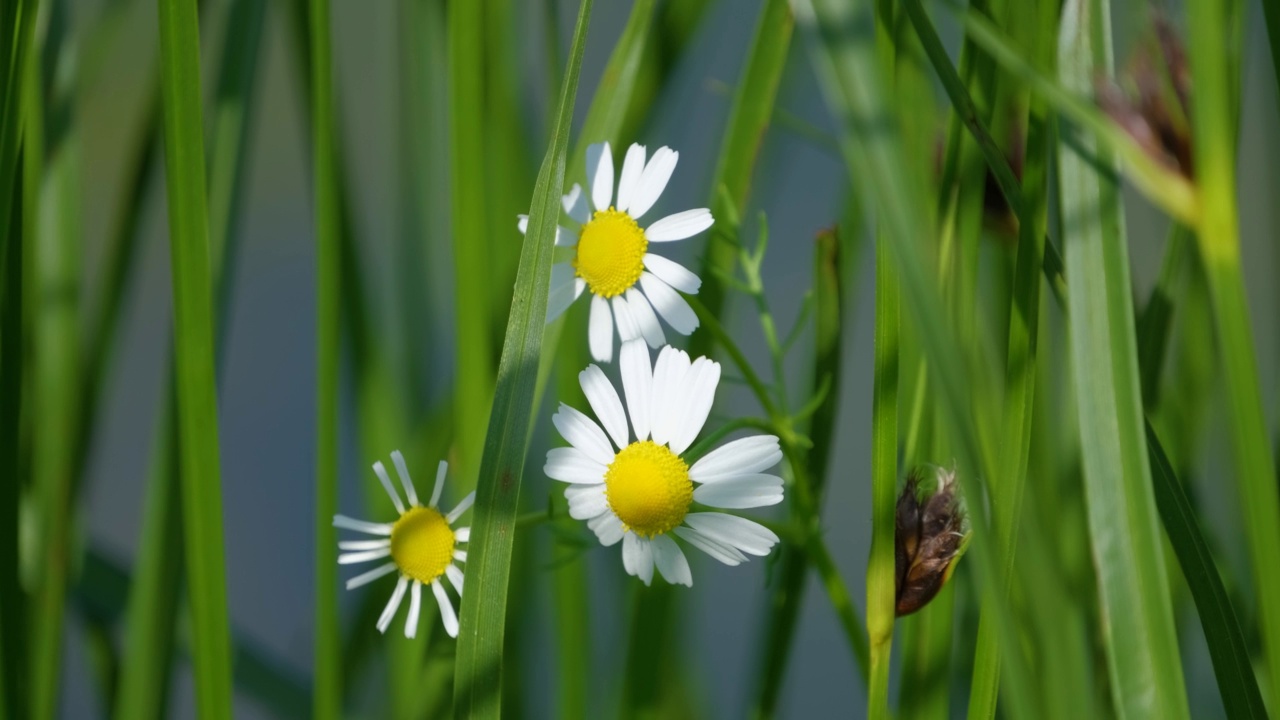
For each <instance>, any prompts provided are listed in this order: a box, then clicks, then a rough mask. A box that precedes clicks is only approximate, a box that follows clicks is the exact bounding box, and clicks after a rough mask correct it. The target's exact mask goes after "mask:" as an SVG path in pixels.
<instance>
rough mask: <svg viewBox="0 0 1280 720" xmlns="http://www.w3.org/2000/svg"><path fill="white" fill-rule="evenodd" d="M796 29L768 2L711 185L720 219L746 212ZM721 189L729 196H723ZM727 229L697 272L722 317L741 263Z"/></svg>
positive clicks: (716, 235)
mask: <svg viewBox="0 0 1280 720" xmlns="http://www.w3.org/2000/svg"><path fill="white" fill-rule="evenodd" d="M794 28H795V18H794V17H793V16H792V15H791V7H790V5H789V4H788V3H787V0H766V2H765V3H764V6H763V7H762V8H761V10H760V18H759V20H757V21H756V31H755V35H754V37H753V38H752V40H751V49H750V50H749V51H748V54H747V59H746V61H745V63H744V65H743V70H742V77H741V78H739V80H738V85H737V88H736V89H735V90H734V93H733V105H732V106H730V109H729V121H728V123H727V124H726V126H725V133H724V140H723V141H722V142H721V144H720V156H719V158H718V159H717V160H716V170H715V175H714V176H713V177H712V181H711V201H710V205H711V214H712V215H714V216H715V217H717V218H721V217H726V216H727V214H728V210H727V208H726V207H725V204H726V203H731V204H732V205H733V207H734V208H737V211H738V212H741V211H742V210H744V209H745V208H746V207H747V197H748V195H749V194H750V192H751V178H752V175H753V174H754V171H755V165H756V159H757V158H758V157H759V154H760V148H761V147H762V146H763V145H764V136H765V133H766V132H767V131H768V129H769V122H770V120H771V119H772V117H773V109H774V101H775V100H776V99H777V96H778V86H779V85H780V84H781V82H782V71H783V69H784V68H785V67H786V64H787V52H788V50H789V49H790V47H791V34H792V31H793V30H794ZM721 187H723V188H724V189H725V192H721V190H720V189H721ZM723 227H724V226H723V224H717V225H715V226H712V228H711V232H710V233H709V234H708V235H707V245H706V250H705V251H704V252H703V256H702V271H701V272H700V273H698V276H699V277H701V278H703V282H702V287H701V288H700V289H699V291H698V295H699V299H700V300H702V304H703V305H706V307H707V309H708V310H710V311H711V312H712V313H714V314H715V315H721V314H722V312H723V310H724V301H725V290H726V288H725V286H724V280H723V278H724V277H726V276H731V275H732V274H733V271H734V269H735V267H736V263H737V259H738V248H737V247H736V246H735V245H734V244H733V238H732V237H731V236H730V235H728V234H727V233H726V232H725V231H724V230H723ZM706 337H707V336H706V335H705V334H699V335H695V336H694V337H693V339H692V340H691V345H690V352H691V353H692V354H693V355H695V356H696V355H705V354H707V352H709V351H710V346H709V345H708V344H707V341H706Z"/></svg>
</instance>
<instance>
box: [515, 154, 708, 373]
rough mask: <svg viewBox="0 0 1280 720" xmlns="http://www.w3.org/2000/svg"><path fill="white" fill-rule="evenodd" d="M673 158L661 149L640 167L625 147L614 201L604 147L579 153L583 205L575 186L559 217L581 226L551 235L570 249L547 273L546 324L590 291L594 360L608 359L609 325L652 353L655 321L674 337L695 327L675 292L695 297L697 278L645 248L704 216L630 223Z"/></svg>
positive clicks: (687, 232) (662, 184) (694, 229)
mask: <svg viewBox="0 0 1280 720" xmlns="http://www.w3.org/2000/svg"><path fill="white" fill-rule="evenodd" d="M679 159H680V153H678V152H676V151H674V150H672V149H671V148H669V147H666V146H663V147H660V148H658V150H657V151H656V152H654V153H653V156H652V157H650V158H649V161H648V162H647V163H646V162H645V148H644V146H643V145H632V146H631V147H630V148H629V149H628V150H627V157H626V159H624V160H623V162H622V175H621V176H620V177H619V179H618V196H617V198H616V199H615V198H614V196H613V154H612V153H611V151H610V149H609V143H607V142H606V143H599V144H597V145H592V146H591V147H589V148H587V185H588V187H589V188H590V191H591V202H590V206H588V203H587V197H586V193H584V192H583V191H582V187H581V186H579V185H576V184H575V185H574V186H573V189H571V190H570V191H569V194H568V195H565V196H564V197H563V198H562V204H563V205H564V211H565V212H566V213H568V215H569V217H571V218H573V220H574V221H576V222H577V223H578V224H579V225H581V226H582V231H581V232H580V233H577V232H574V231H573V230H570V229H569V228H565V227H560V228H558V229H557V231H556V245H560V246H563V247H572V248H573V249H574V251H573V259H572V260H570V261H569V262H564V263H557V264H555V265H553V266H552V267H551V295H550V298H549V299H548V300H547V322H551V321H552V320H555V319H556V318H557V317H559V316H560V313H562V312H564V311H565V309H566V308H568V307H569V306H570V305H571V304H573V301H574V300H577V299H578V296H580V295H582V291H583V290H586V289H590V290H591V296H592V297H591V322H590V330H589V332H588V335H587V337H588V340H589V341H590V345H591V356H592V357H594V358H595V359H596V360H598V361H599V362H606V363H607V362H612V361H613V334H614V331H613V328H614V325H615V324H616V325H617V328H618V337H619V338H620V339H621V340H622V342H626V341H628V340H631V339H633V338H639V337H643V338H644V339H645V340H646V341H648V343H649V345H650V346H652V347H654V348H659V347H662V346H663V345H665V344H666V337H665V335H664V334H663V332H662V326H661V325H659V324H658V315H661V316H662V319H663V320H666V321H667V324H668V325H670V326H671V328H672V329H673V330H675V331H676V332H678V333H680V334H681V335H688V334H689V333H692V332H693V331H694V330H695V329H696V328H697V327H698V316H697V315H695V314H694V313H693V309H692V308H690V307H689V303H687V302H685V300H684V298H682V297H680V293H679V292H676V291H677V290H679V291H680V292H685V293H688V294H690V295H694V294H697V292H698V288H699V287H701V285H702V280H700V279H699V278H698V276H697V275H695V274H693V273H692V272H690V271H689V270H688V269H686V268H685V267H684V266H683V265H680V264H679V263H676V262H672V261H671V260H668V259H667V258H664V257H662V256H661V255H654V254H653V253H651V252H649V243H663V242H671V241H674V240H684V239H686V238H691V237H693V236H694V235H697V234H698V233H700V232H702V231H703V230H706V229H707V228H709V227H711V224H712V222H713V220H712V217H711V211H710V210H708V209H706V208H697V209H694V210H685V211H684V212H679V213H676V214H675V215H668V216H667V217H664V218H662V219H661V220H658V221H657V222H654V223H652V224H651V225H649V226H648V227H646V228H643V229H642V228H641V227H640V224H639V223H638V222H637V221H638V220H639V219H640V218H641V217H642V216H643V215H644V214H645V213H646V212H648V211H649V208H651V207H653V204H654V203H655V202H657V200H658V197H659V196H660V195H662V191H663V190H664V189H666V187H667V181H668V180H669V179H671V173H672V172H673V171H674V170H675V169H676V161H677V160H679ZM593 209H594V212H592V210H593ZM528 225H529V217H528V216H527V215H521V216H520V222H519V223H518V227H519V228H520V232H522V233H523V232H525V230H526V229H527V227H528ZM611 310H612V312H611ZM655 310H656V311H657V313H656V314H655V313H654V311H655ZM615 321H616V322H615Z"/></svg>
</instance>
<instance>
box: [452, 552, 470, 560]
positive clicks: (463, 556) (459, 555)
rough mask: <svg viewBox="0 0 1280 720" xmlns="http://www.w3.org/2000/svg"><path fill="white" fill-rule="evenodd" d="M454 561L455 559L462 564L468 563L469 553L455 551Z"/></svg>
mask: <svg viewBox="0 0 1280 720" xmlns="http://www.w3.org/2000/svg"><path fill="white" fill-rule="evenodd" d="M453 559H454V560H458V561H460V562H466V561H467V551H466V550H454V551H453Z"/></svg>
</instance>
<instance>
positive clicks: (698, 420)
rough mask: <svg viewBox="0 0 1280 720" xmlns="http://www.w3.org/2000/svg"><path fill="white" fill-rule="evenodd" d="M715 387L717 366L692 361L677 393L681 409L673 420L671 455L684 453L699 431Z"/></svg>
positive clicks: (717, 381) (706, 362) (705, 361)
mask: <svg viewBox="0 0 1280 720" xmlns="http://www.w3.org/2000/svg"><path fill="white" fill-rule="evenodd" d="M719 384H720V363H718V362H716V361H714V360H711V359H709V358H704V357H700V358H698V359H697V360H694V361H693V365H692V366H690V368H689V372H687V373H685V376H684V389H683V390H682V391H681V392H680V400H681V402H682V403H683V407H682V408H681V411H680V416H679V418H677V422H678V427H679V429H678V430H676V431H675V432H673V434H672V437H671V444H670V447H671V452H673V453H675V454H677V455H679V454H680V453H682V452H684V451H685V450H687V449H688V448H689V446H690V445H692V444H693V441H694V438H696V437H698V433H700V432H702V426H703V425H705V424H706V422H707V415H709V414H710V413H711V404H712V403H713V402H715V399H716V387H717V386H718V385H719Z"/></svg>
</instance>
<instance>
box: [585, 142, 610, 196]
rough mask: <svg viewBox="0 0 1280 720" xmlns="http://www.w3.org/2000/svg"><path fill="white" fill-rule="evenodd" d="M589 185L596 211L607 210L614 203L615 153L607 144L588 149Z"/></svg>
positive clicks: (599, 144) (597, 144) (598, 144)
mask: <svg viewBox="0 0 1280 720" xmlns="http://www.w3.org/2000/svg"><path fill="white" fill-rule="evenodd" d="M587 185H588V186H589V187H590V188H591V204H592V205H593V206H594V207H595V209H596V210H597V211H598V210H605V209H607V208H608V207H609V205H610V204H611V203H612V202H613V151H612V150H610V148H609V143H607V142H603V143H596V144H595V145H591V146H589V147H587Z"/></svg>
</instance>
